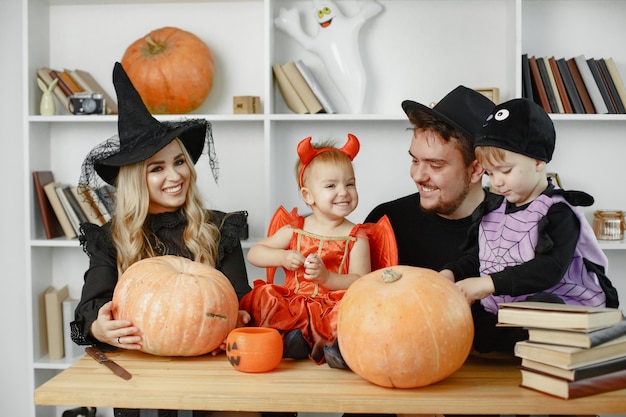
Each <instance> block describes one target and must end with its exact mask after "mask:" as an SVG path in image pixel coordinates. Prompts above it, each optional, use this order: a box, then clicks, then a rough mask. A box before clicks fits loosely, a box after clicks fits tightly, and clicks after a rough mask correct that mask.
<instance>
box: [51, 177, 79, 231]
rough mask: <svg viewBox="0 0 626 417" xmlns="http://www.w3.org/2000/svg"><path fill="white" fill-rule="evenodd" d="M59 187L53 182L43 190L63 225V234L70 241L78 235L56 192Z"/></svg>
mask: <svg viewBox="0 0 626 417" xmlns="http://www.w3.org/2000/svg"><path fill="white" fill-rule="evenodd" d="M58 185H59V183H58V182H51V183H48V184H46V185H45V186H44V187H43V188H44V191H45V192H46V196H48V200H49V201H50V205H51V206H52V209H53V210H54V214H55V215H56V217H57V219H58V220H59V223H60V224H61V228H62V229H63V233H64V234H65V237H67V238H68V239H73V238H75V237H76V236H77V235H76V232H75V231H74V228H73V227H72V223H70V218H69V217H68V216H67V214H66V213H65V209H64V208H63V205H62V204H61V200H60V199H59V196H58V194H57V192H56V188H57V186H58Z"/></svg>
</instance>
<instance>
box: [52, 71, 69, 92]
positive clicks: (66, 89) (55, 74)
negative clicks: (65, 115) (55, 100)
mask: <svg viewBox="0 0 626 417" xmlns="http://www.w3.org/2000/svg"><path fill="white" fill-rule="evenodd" d="M50 77H52V79H53V80H54V79H55V78H56V79H58V80H59V81H58V82H59V84H58V85H59V87H60V88H61V90H62V91H63V94H65V97H67V98H69V97H71V96H72V94H73V93H72V90H71V89H70V88H69V87H68V86H67V84H65V81H63V78H61V76H60V75H59V73H58V72H57V71H56V70H53V69H51V70H50Z"/></svg>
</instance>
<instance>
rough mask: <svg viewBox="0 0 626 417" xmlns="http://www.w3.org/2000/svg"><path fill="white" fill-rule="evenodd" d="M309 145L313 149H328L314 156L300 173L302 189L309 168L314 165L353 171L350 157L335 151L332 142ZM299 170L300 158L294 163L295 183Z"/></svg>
mask: <svg viewBox="0 0 626 417" xmlns="http://www.w3.org/2000/svg"><path fill="white" fill-rule="evenodd" d="M311 145H312V146H313V148H314V149H324V148H330V149H328V150H326V151H324V152H321V153H319V154H318V155H316V156H315V158H313V159H312V160H311V162H310V163H309V164H308V165H307V166H306V167H304V172H303V173H302V186H303V187H304V186H305V185H306V183H307V180H308V178H309V176H310V172H311V167H313V166H315V165H316V164H319V163H328V164H332V165H335V166H338V167H342V168H344V167H345V168H350V169H352V170H354V167H353V166H352V160H351V159H350V157H349V156H348V155H346V154H345V153H343V152H341V151H340V150H339V149H337V146H336V144H335V142H334V141H332V140H326V141H323V142H320V143H312V144H311ZM301 170H302V161H301V160H300V158H298V160H297V161H296V166H295V174H296V181H297V182H298V183H299V182H300V171H301Z"/></svg>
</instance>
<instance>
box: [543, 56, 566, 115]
mask: <svg viewBox="0 0 626 417" xmlns="http://www.w3.org/2000/svg"><path fill="white" fill-rule="evenodd" d="M543 64H544V65H545V66H546V73H547V74H548V80H549V82H550V88H551V89H552V92H553V93H554V100H555V101H556V108H557V110H558V112H559V113H565V107H563V100H561V94H560V92H559V89H558V86H557V85H556V78H555V77H554V72H553V71H552V66H551V65H550V58H549V57H544V58H543Z"/></svg>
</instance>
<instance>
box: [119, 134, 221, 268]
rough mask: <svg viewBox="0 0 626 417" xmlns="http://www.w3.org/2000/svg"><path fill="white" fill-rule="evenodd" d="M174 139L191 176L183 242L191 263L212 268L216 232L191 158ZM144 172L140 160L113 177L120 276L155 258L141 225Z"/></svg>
mask: <svg viewBox="0 0 626 417" xmlns="http://www.w3.org/2000/svg"><path fill="white" fill-rule="evenodd" d="M174 140H176V142H177V143H178V144H179V146H180V148H181V149H182V150H183V154H184V155H185V160H186V161H187V163H188V164H189V171H190V173H191V175H190V180H189V188H188V190H187V196H186V199H185V204H184V205H183V207H182V212H183V215H184V216H185V218H186V219H187V224H186V226H185V230H184V232H183V242H184V244H185V246H186V247H187V249H189V251H190V252H191V254H192V256H193V260H195V261H198V262H202V263H204V264H208V265H211V266H215V260H216V259H217V253H218V249H217V245H218V241H219V236H220V232H219V229H218V228H217V227H216V226H215V225H213V224H212V223H210V222H209V212H208V211H207V210H205V209H204V206H203V204H202V199H201V197H200V192H199V190H198V187H197V186H196V178H197V174H196V170H195V167H194V165H193V163H192V162H191V158H190V157H189V154H188V153H187V150H186V149H185V147H184V146H183V144H182V143H181V142H180V140H179V139H174ZM146 173H147V161H142V162H138V163H136V164H132V165H126V166H122V167H120V171H119V174H118V176H117V193H116V203H115V204H116V210H115V216H114V217H113V220H112V225H111V226H112V237H113V243H114V244H115V247H116V248H117V269H118V272H119V273H120V274H122V273H123V272H124V271H125V270H126V269H127V268H128V267H129V266H130V265H132V264H133V263H135V262H137V261H139V260H141V259H144V258H149V257H153V256H158V254H157V253H156V252H155V251H154V249H153V248H152V246H151V244H150V241H151V239H150V238H151V237H152V231H151V230H147V228H146V225H145V222H146V219H147V217H148V206H149V203H150V195H149V193H148V184H147V181H146V175H147V174H146Z"/></svg>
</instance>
